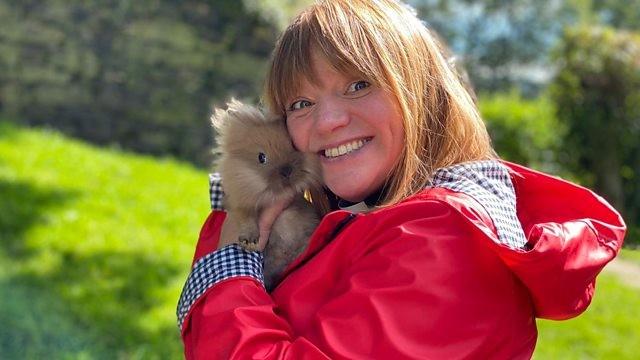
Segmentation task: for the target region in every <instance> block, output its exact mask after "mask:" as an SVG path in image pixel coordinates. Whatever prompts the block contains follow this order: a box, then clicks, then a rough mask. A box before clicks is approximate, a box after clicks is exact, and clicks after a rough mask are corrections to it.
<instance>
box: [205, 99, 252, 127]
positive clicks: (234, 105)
mask: <svg viewBox="0 0 640 360" xmlns="http://www.w3.org/2000/svg"><path fill="white" fill-rule="evenodd" d="M243 106H244V105H243V104H242V103H241V102H240V101H238V100H236V99H234V98H231V100H230V101H229V102H228V103H227V109H226V110H224V109H221V108H214V109H213V114H212V115H211V125H213V127H214V128H215V129H216V130H217V131H220V130H221V129H222V128H223V127H224V126H225V124H226V123H227V122H228V121H229V119H228V118H229V117H231V116H234V115H237V114H238V112H240V110H241V108H242V107H243Z"/></svg>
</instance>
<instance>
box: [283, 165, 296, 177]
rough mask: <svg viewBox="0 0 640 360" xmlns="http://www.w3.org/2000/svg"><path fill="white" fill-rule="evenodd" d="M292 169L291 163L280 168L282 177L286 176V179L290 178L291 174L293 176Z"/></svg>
mask: <svg viewBox="0 0 640 360" xmlns="http://www.w3.org/2000/svg"><path fill="white" fill-rule="evenodd" d="M292 171H293V169H292V168H291V166H290V165H285V166H282V167H281V168H280V175H282V177H284V178H285V179H288V178H289V176H291V172H292Z"/></svg>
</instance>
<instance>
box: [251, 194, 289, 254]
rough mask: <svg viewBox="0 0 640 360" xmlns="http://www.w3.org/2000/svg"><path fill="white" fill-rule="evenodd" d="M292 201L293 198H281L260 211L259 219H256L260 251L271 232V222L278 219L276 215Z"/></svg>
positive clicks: (265, 244)
mask: <svg viewBox="0 0 640 360" xmlns="http://www.w3.org/2000/svg"><path fill="white" fill-rule="evenodd" d="M292 201H293V198H285V199H282V200H280V201H278V202H275V203H273V204H271V205H269V206H268V207H266V208H264V209H263V210H262V212H261V213H260V219H259V220H258V229H259V231H260V238H259V240H258V248H259V249H260V250H261V251H262V250H264V248H265V247H266V246H267V241H269V234H270V233H271V228H272V227H273V223H274V222H276V219H278V216H279V215H280V214H281V213H282V212H283V211H284V209H286V208H287V207H288V206H289V205H291V202H292Z"/></svg>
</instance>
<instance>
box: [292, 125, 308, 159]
mask: <svg viewBox="0 0 640 360" xmlns="http://www.w3.org/2000/svg"><path fill="white" fill-rule="evenodd" d="M301 125H302V124H300V123H299V122H296V121H287V131H288V132H289V136H290V137H291V141H293V146H294V147H295V148H296V150H298V151H302V152H305V151H308V150H309V141H308V136H307V133H308V131H307V130H306V129H305V128H304V127H303V126H301Z"/></svg>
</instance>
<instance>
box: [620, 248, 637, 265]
mask: <svg viewBox="0 0 640 360" xmlns="http://www.w3.org/2000/svg"><path fill="white" fill-rule="evenodd" d="M618 256H620V258H622V259H624V260H627V261H630V262H633V263H635V264H636V265H638V266H640V250H631V249H622V251H621V252H620V255H618Z"/></svg>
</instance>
